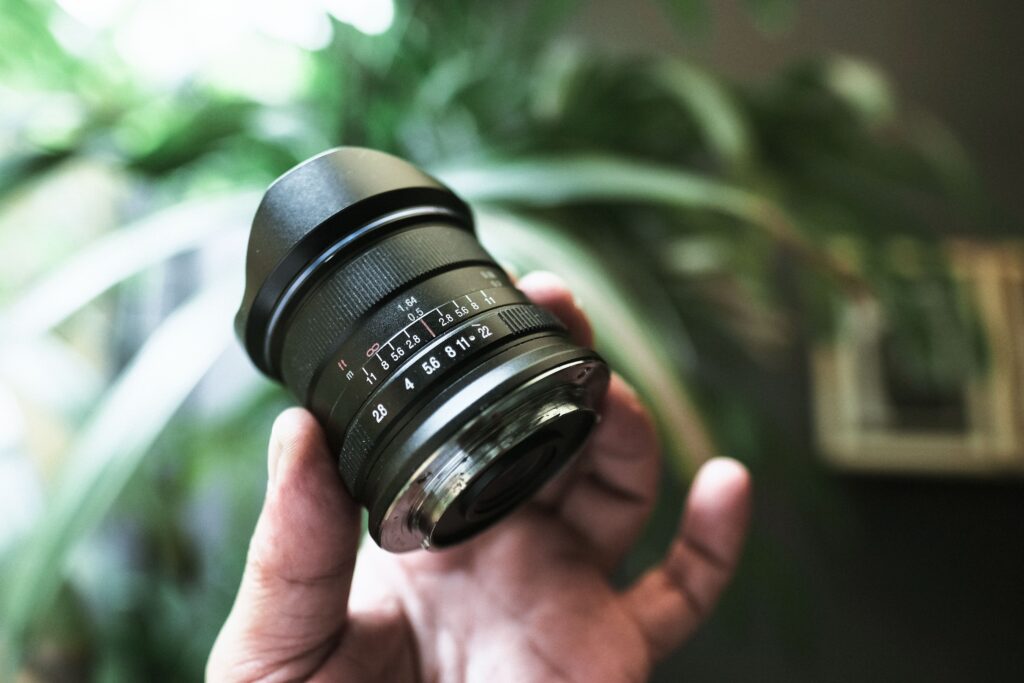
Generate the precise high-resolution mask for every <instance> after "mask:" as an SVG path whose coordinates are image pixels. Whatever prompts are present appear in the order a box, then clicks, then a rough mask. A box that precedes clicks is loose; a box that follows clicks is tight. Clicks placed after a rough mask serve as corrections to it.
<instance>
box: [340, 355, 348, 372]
mask: <svg viewBox="0 0 1024 683" xmlns="http://www.w3.org/2000/svg"><path fill="white" fill-rule="evenodd" d="M347 367H348V363H346V362H345V359H344V358H342V359H341V360H339V361H338V369H339V370H341V371H343V372H344V370H345V368H347Z"/></svg>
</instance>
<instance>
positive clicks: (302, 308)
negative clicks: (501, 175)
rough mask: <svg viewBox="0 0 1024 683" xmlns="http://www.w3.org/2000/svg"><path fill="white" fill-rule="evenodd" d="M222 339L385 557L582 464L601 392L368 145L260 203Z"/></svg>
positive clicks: (464, 227)
mask: <svg viewBox="0 0 1024 683" xmlns="http://www.w3.org/2000/svg"><path fill="white" fill-rule="evenodd" d="M236 328H237V330H238V334H239V336H240V338H241V339H242V340H243V343H244V344H245V347H246V350H247V351H248V353H249V355H250V357H251V358H252V359H253V362H255V363H256V365H257V366H258V367H259V368H260V369H261V370H262V371H263V372H265V373H266V374H267V375H269V376H271V377H273V378H275V379H277V380H279V381H281V382H283V383H284V384H285V385H286V386H287V387H288V388H289V389H290V390H291V391H292V392H293V393H294V394H295V396H296V397H297V398H298V399H299V400H300V401H301V402H302V403H303V404H304V405H305V406H307V407H308V408H309V409H310V410H312V411H313V413H314V414H315V415H316V416H317V417H318V418H319V420H320V422H321V424H322V425H323V427H324V429H325V432H326V433H327V437H328V440H329V442H330V445H331V447H332V449H333V450H334V452H335V453H336V454H337V456H338V467H339V470H340V472H341V475H342V479H343V480H344V482H345V484H346V486H347V487H348V489H349V491H350V492H351V493H352V495H353V497H354V498H355V499H356V500H357V501H359V502H360V503H362V504H363V505H365V506H366V507H367V508H368V510H369V511H370V533H371V535H372V536H373V538H374V539H375V540H376V541H377V542H378V543H379V544H380V545H381V546H382V547H384V548H385V549H388V550H394V551H400V550H408V549H411V548H415V547H419V546H423V547H440V546H444V545H450V544H452V543H456V542H458V541H461V540H463V539H465V538H468V537H469V536H471V535H473V534H474V533H476V532H477V531H480V530H482V529H483V528H484V527H486V526H488V525H489V524H491V523H492V522H494V521H496V520H497V519H500V518H501V517H502V516H504V515H505V514H507V513H508V512H509V511H511V510H512V509H513V508H514V507H516V506H517V505H518V504H519V503H521V502H522V501H524V500H526V499H527V498H529V496H530V495H531V494H532V493H533V492H535V491H536V490H537V488H539V487H540V486H541V484H543V483H544V482H545V481H547V480H548V479H550V478H551V477H552V476H553V475H554V474H555V473H556V472H557V471H559V470H560V469H561V467H562V466H563V465H564V464H565V463H566V462H567V461H568V460H569V459H570V458H571V457H572V455H573V454H574V453H575V452H576V451H577V450H579V447H580V445H581V444H582V443H583V441H584V440H585V439H586V436H587V434H588V433H589V432H590V430H591V429H592V427H593V425H594V423H595V422H596V417H597V412H596V411H597V407H598V405H599V403H600V401H601V398H602V397H603V395H604V391H605V389H606V387H607V383H608V370H607V367H606V366H605V364H604V363H603V361H602V360H601V359H600V357H599V356H597V354H595V353H594V352H593V351H592V350H590V349H585V348H581V347H579V346H577V345H575V344H573V343H572V342H571V341H570V340H569V339H568V337H567V334H566V330H565V328H564V327H563V326H562V325H561V323H560V322H559V321H558V320H557V319H555V318H554V317H553V316H552V315H551V314H549V313H548V312H547V311H545V310H544V309H542V308H539V307H537V306H535V305H533V304H532V303H530V301H529V300H528V299H527V298H526V297H525V296H524V295H523V294H522V293H521V292H519V290H517V289H516V288H515V287H514V286H513V285H512V283H511V282H510V281H509V279H508V277H507V276H506V275H505V273H504V272H503V271H502V269H501V268H499V267H498V266H497V265H496V264H495V263H494V260H493V259H492V258H491V257H490V255H489V254H488V253H487V252H486V251H485V250H484V249H483V247H482V246H481V245H480V243H479V242H478V241H477V239H476V236H475V234H474V231H473V221H472V215H471V213H470V211H469V208H468V207H467V206H466V205H465V204H464V203H463V202H462V201H461V200H460V199H459V198H458V197H456V196H455V195H454V194H453V193H452V192H451V191H450V190H448V189H447V188H445V187H444V186H443V185H441V184H440V183H438V182H437V181H436V180H434V179H433V178H431V177H430V176H428V175H426V174H424V173H422V172H421V171H419V170H418V169H416V168H415V167H413V166H411V165H410V164H408V163H406V162H404V161H402V160H400V159H397V158H395V157H392V156H389V155H386V154H382V153H380V152H375V151H372V150H366V149H357V148H339V149H334V150H330V151H328V152H325V153H323V154H321V155H319V156H317V157H314V158H313V159H310V160H308V161H306V162H304V163H302V164H300V165H299V166H297V167H295V168H294V169H292V170H291V171H289V172H288V173H286V174H285V175H284V176H282V177H281V178H279V179H278V180H277V181H276V182H275V183H274V184H273V185H271V187H270V188H269V189H268V190H267V193H266V195H265V196H264V198H263V201H262V202H261V204H260V206H259V209H258V210H257V213H256V217H255V219H254V221H253V227H252V233H251V235H250V239H249V251H248V260H247V267H246V292H245V296H244V298H243V301H242V307H241V309H240V310H239V312H238V317H237V319H236Z"/></svg>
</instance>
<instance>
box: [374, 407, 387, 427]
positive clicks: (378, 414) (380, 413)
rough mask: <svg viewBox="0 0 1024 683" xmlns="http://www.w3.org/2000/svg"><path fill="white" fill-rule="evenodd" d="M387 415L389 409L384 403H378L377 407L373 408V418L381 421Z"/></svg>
mask: <svg viewBox="0 0 1024 683" xmlns="http://www.w3.org/2000/svg"><path fill="white" fill-rule="evenodd" d="M387 416H388V409H387V408H385V407H384V404H383V403H378V404H377V407H376V408H374V409H373V419H374V420H376V421H377V422H378V423H380V421H381V420H383V419H384V418H385V417H387Z"/></svg>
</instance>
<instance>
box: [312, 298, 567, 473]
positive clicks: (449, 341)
mask: <svg viewBox="0 0 1024 683" xmlns="http://www.w3.org/2000/svg"><path fill="white" fill-rule="evenodd" d="M543 332H550V333H557V334H565V327H564V326H563V325H562V323H561V322H559V321H558V319H557V318H555V317H554V316H553V315H551V314H550V313H548V312H547V311H546V310H544V309H543V308H540V307H539V306H535V305H533V304H518V305H511V306H504V307H501V308H498V309H496V310H492V311H489V312H487V313H483V314H481V315H478V316H476V317H474V318H473V319H470V320H467V321H466V322H464V323H462V324H461V325H457V326H455V327H453V328H451V329H450V330H449V331H447V332H446V333H444V334H441V335H438V336H437V337H435V338H433V339H432V340H431V341H430V342H429V343H428V344H426V345H425V346H424V347H423V348H422V349H420V350H419V351H418V352H417V353H415V354H414V355H412V356H410V357H409V358H408V359H407V360H406V361H405V362H403V363H402V365H401V367H400V368H398V369H397V370H396V371H395V372H393V373H391V374H390V375H389V376H388V377H387V379H386V380H385V381H383V382H381V383H380V385H379V387H378V388H377V389H376V391H374V392H373V395H372V396H371V397H370V398H369V400H368V401H366V402H365V403H364V404H363V405H362V406H360V408H359V409H358V411H357V412H356V413H355V415H354V416H353V417H352V418H351V423H350V426H349V429H348V431H347V433H346V434H345V436H344V438H343V441H342V446H341V449H340V454H339V467H340V471H341V473H342V478H343V479H344V480H345V483H346V484H347V485H348V486H349V490H350V491H353V492H357V491H359V490H360V489H361V487H362V482H363V479H364V478H365V475H366V473H367V472H368V471H369V469H370V462H369V461H370V459H371V457H370V456H371V454H372V452H373V451H374V450H375V447H376V446H377V445H379V442H380V438H381V437H382V436H384V434H385V432H386V431H387V430H388V429H389V428H391V427H392V426H393V424H394V423H395V421H396V420H399V419H400V418H402V417H403V416H404V415H406V414H407V413H408V412H409V411H410V410H412V409H414V407H415V405H416V404H417V403H418V402H420V401H423V400H426V399H428V398H429V397H430V396H432V395H433V393H434V392H435V389H436V388H437V387H438V386H444V383H443V380H444V379H445V377H446V376H447V375H448V374H449V373H451V372H452V371H453V370H455V369H456V368H457V367H458V366H460V365H462V364H463V363H465V362H467V361H469V360H471V359H474V358H478V357H480V356H482V355H486V354H489V353H491V352H495V351H497V350H498V349H500V348H502V347H505V346H507V345H508V344H510V343H515V341H516V340H521V339H523V338H525V337H528V336H530V335H534V334H536V333H543ZM334 417H335V415H334V414H332V415H331V418H332V420H333V419H334Z"/></svg>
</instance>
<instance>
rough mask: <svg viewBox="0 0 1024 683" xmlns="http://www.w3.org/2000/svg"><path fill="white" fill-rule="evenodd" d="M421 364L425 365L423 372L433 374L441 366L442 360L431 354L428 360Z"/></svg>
mask: <svg viewBox="0 0 1024 683" xmlns="http://www.w3.org/2000/svg"><path fill="white" fill-rule="evenodd" d="M420 365H421V366H422V367H423V372H425V373H427V374H428V375H433V374H434V371H435V370H437V369H438V368H439V367H441V361H439V360H438V359H437V358H434V357H433V356H431V357H430V358H428V359H427V360H425V361H423V362H422V363H421V364H420Z"/></svg>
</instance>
